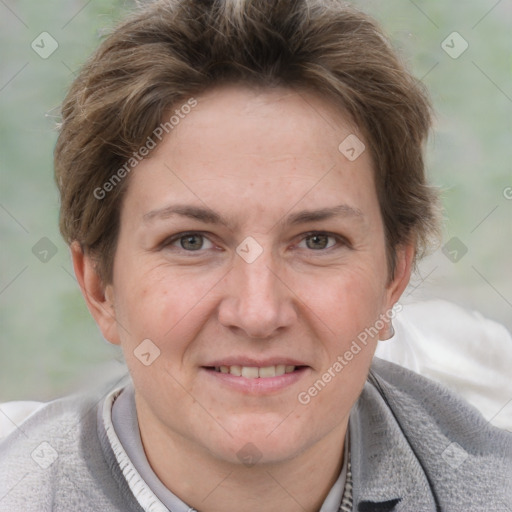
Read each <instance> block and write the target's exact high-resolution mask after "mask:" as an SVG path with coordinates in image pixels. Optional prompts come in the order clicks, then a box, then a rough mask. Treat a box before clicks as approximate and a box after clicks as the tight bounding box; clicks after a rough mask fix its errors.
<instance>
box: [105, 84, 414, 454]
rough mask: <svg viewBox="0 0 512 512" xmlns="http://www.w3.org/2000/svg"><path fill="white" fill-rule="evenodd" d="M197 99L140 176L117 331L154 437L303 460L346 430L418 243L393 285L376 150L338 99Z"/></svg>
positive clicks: (122, 256)
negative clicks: (365, 145) (366, 146)
mask: <svg viewBox="0 0 512 512" xmlns="http://www.w3.org/2000/svg"><path fill="white" fill-rule="evenodd" d="M197 100H198V104H197V106H196V107H195V108H193V109H192V111H191V112H190V113H189V114H188V115H186V116H184V118H183V119H180V122H179V124H178V125H177V126H176V127H175V128H174V129H173V130H172V132H171V133H170V135H169V136H167V138H164V139H163V142H162V143H161V144H160V145H159V146H158V147H157V148H156V149H155V150H154V151H153V153H151V155H150V157H149V158H146V159H145V160H143V161H142V162H141V163H140V164H139V165H138V166H137V167H136V169H135V170H134V171H133V172H132V175H131V176H130V178H129V179H130V184H129V187H128V190H127V193H126V196H125V200H124V203H123V207H122V212H121V228H120V235H119V240H118V246H117V252H116V255H115V261H114V272H113V281H112V284H111V285H109V286H108V287H107V290H106V296H107V297H109V298H110V299H111V301H112V303H113V314H114V316H115V320H116V322H114V320H112V319H110V318H109V317H108V315H105V318H103V319H101V320H100V322H99V323H100V326H101V327H102V329H103V332H104V333H105V335H106V337H107V338H108V339H110V341H112V342H114V343H120V344H121V345H122V347H123V350H124V354H125V357H126V361H127V363H128V366H129V369H130V372H131V375H132V377H133V380H134V384H135V388H136V393H137V395H136V396H137V407H138V413H139V420H140V423H141V430H142V431H143V432H144V429H145V428H146V427H145V426H147V427H148V428H149V427H151V429H156V430H158V431H159V432H161V433H162V432H164V433H165V434H168V435H169V436H170V438H173V439H175V440H179V439H181V440H182V441H183V442H184V443H191V446H195V447H197V449H198V450H199V451H204V453H206V452H207V453H208V454H209V455H213V456H214V457H216V458H218V459H220V460H225V461H232V462H239V461H240V460H242V457H244V456H247V455H248V456H249V458H250V457H252V458H253V459H256V458H260V457H261V460H262V461H283V460H290V459H292V458H293V457H295V456H297V455H298V454H300V453H302V452H304V451H305V450H307V449H308V448H311V447H312V446H314V445H315V444H316V443H318V442H320V441H322V440H325V439H328V438H329V436H334V435H335V433H336V432H342V431H343V429H344V428H345V426H346V422H347V418H348V414H349V411H350V408H351V406H352V405H353V403H354V402H355V400H356V399H357V397H358V395H359V393H360V391H361V389H362V387H363V385H364V382H365V380H366V377H367V373H368V369H369V366H370V363H371V359H372V355H373V352H374V349H375V344H376V337H371V336H370V337H368V340H367V343H366V345H364V344H362V343H361V342H359V343H358V345H359V347H360V350H359V351H357V349H355V348H354V345H353V342H354V340H357V338H358V335H360V334H361V333H362V332H363V331H364V330H365V329H368V328H371V327H373V326H375V325H377V327H382V323H381V322H378V320H379V317H380V316H381V315H384V314H385V313H386V312H388V311H389V310H390V308H391V307H392V306H393V304H394V303H395V302H396V301H397V300H398V298H399V296H400V294H401V292H402V290H403V288H404V287H405V285H406V282H407V280H408V277H409V274H408V272H409V265H408V264H407V262H409V263H410V256H411V255H412V252H411V251H402V252H401V253H400V254H399V259H398V261H399V264H398V267H399V268H398V271H397V276H398V277H397V278H395V280H394V281H393V282H392V283H389V282H388V274H387V263H386V251H385V239H384V230H383V222H382V219H381V215H380V211H379V204H378V200H377V195H376V191H375V186H374V180H373V176H372V162H371V159H370V155H369V151H367V150H363V151H362V153H361V154H360V155H359V156H357V154H358V153H359V152H360V151H361V150H362V146H360V145H356V146H354V141H355V142H356V143H357V140H356V139H354V135H355V136H357V137H359V139H360V140H362V137H361V135H360V134H359V133H358V132H357V130H356V129H355V128H354V126H353V125H352V124H351V123H350V122H349V121H348V119H346V118H345V117H344V116H343V115H342V114H341V113H339V112H338V111H337V110H335V109H334V108H333V107H332V105H331V104H329V103H324V102H323V100H321V99H319V98H317V97H315V96H313V95H310V94H306V93H298V92H293V91H290V90H283V89H280V90H271V91H270V90H267V91H262V92H261V91H260V92H255V91H254V90H250V89H245V88H235V87H224V88H219V89H216V90H213V91H210V92H209V93H207V94H205V95H204V96H201V97H199V98H197ZM348 136H351V138H349V139H348V140H347V141H346V142H345V143H344V144H342V145H341V149H340V144H341V143H342V142H343V141H345V139H346V138H347V137H348ZM363 142H364V141H363ZM351 148H353V149H354V150H353V151H352V150H351ZM354 157H357V158H354ZM385 332H387V331H386V329H384V330H382V334H384V333H385ZM360 339H361V337H360ZM351 347H352V349H351ZM347 351H349V352H351V353H352V357H351V358H349V357H347V356H345V354H346V353H347ZM340 358H341V359H342V360H343V361H344V362H343V364H342V363H341V362H340ZM336 362H338V363H339V365H341V366H342V369H341V370H340V366H339V365H336ZM226 372H229V373H226ZM283 372H285V373H284V374H283ZM240 373H241V374H242V375H240ZM276 373H277V375H275V374H276ZM326 373H327V374H329V375H330V376H331V378H330V379H329V378H328V377H325V374H326ZM273 375H274V376H273ZM319 380H321V381H322V383H319V382H318V381H319ZM326 381H328V382H326ZM315 382H316V387H315ZM312 386H313V387H314V388H315V389H316V392H315V391H314V390H313V391H308V390H310V388H311V387H312ZM308 397H309V398H308ZM337 441H339V438H338V440H337ZM248 443H251V444H248Z"/></svg>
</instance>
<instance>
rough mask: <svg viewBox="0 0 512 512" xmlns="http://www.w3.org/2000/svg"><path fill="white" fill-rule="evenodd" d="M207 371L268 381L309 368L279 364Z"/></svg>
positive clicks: (218, 368)
mask: <svg viewBox="0 0 512 512" xmlns="http://www.w3.org/2000/svg"><path fill="white" fill-rule="evenodd" d="M205 368H206V369H207V370H210V371H213V372H216V373H224V374H230V375H234V376H235V377H245V378H246V379H268V378H272V377H280V376H281V375H285V374H289V373H293V372H296V371H300V370H301V369H304V368H307V367H306V366H303V365H297V366H296V365H285V364H277V365H273V366H241V365H231V366H225V365H221V366H206V367H205Z"/></svg>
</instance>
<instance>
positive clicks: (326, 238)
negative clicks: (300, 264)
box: [298, 233, 338, 251]
mask: <svg viewBox="0 0 512 512" xmlns="http://www.w3.org/2000/svg"><path fill="white" fill-rule="evenodd" d="M337 242H338V240H337V239H336V237H334V236H332V235H328V234H327V233H311V234H309V235H307V236H305V237H304V238H303V239H302V240H301V242H300V243H299V245H298V246H299V247H300V248H301V249H304V248H307V249H312V250H314V251H321V250H323V249H329V248H331V247H333V246H334V245H336V243H337Z"/></svg>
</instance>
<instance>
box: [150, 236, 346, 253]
mask: <svg viewBox="0 0 512 512" xmlns="http://www.w3.org/2000/svg"><path fill="white" fill-rule="evenodd" d="M187 236H202V237H203V238H205V239H207V240H208V241H209V242H210V243H212V244H214V242H213V241H212V240H211V239H210V238H209V236H208V233H205V232H202V231H187V232H184V233H178V234H176V235H173V236H172V237H170V238H167V239H166V240H164V241H163V242H162V244H160V248H162V249H164V248H167V247H169V246H171V245H172V244H174V243H176V242H179V241H180V240H181V239H183V238H186V237H187ZM300 236H301V238H300V240H299V242H298V243H301V242H303V241H305V240H307V239H308V238H311V237H313V236H327V237H329V238H333V239H334V240H335V244H334V245H333V246H330V247H327V248H325V249H317V250H315V249H306V250H308V252H312V253H326V252H327V251H331V250H334V249H340V248H341V247H348V248H351V244H350V242H349V241H348V240H347V239H346V238H345V237H342V236H340V235H336V234H334V233H329V232H326V231H309V232H307V233H303V234H302V235H300ZM214 245H215V244H214ZM296 245H298V244H296ZM177 249H178V250H179V251H182V252H186V253H189V254H194V253H197V254H198V255H199V254H201V253H202V252H203V251H204V250H207V249H198V250H196V251H191V250H187V249H184V248H183V247H177Z"/></svg>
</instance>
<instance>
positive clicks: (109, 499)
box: [0, 393, 131, 512]
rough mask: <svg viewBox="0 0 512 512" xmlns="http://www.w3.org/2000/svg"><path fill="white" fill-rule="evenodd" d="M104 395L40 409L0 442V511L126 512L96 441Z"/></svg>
mask: <svg viewBox="0 0 512 512" xmlns="http://www.w3.org/2000/svg"><path fill="white" fill-rule="evenodd" d="M104 395H105V393H90V394H83V395H75V396H70V397H66V398H63V399H59V400H55V401H52V402H49V403H47V404H42V405H40V406H38V408H37V410H36V411H35V412H33V413H32V414H30V415H29V417H28V418H27V419H26V420H25V421H23V422H22V423H20V424H18V426H17V427H16V428H15V430H14V431H13V432H11V433H10V434H9V435H8V436H7V437H6V438H5V439H3V440H2V442H0V474H2V475H6V477H5V478H4V477H2V479H0V496H4V498H3V499H2V502H0V510H8V509H12V510H24V511H27V512H32V511H34V512H36V511H37V512H41V511H50V510H51V511H61V510H62V511H64V510H84V511H86V510H91V511H92V510H106V511H114V510H115V511H117V510H129V509H128V508H127V506H126V503H123V500H122V498H121V497H120V496H119V488H118V485H117V483H116V482H115V480H114V478H113V475H112V470H111V468H110V467H109V464H108V463H107V462H106V459H105V455H104V451H103V449H102V446H101V443H100V440H99V437H98V430H97V426H98V420H97V417H98V410H99V408H101V404H102V403H103V401H104ZM18 409H19V408H18ZM3 507H7V508H3ZM130 510H131V509H130Z"/></svg>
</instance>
